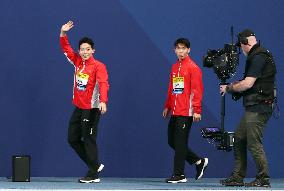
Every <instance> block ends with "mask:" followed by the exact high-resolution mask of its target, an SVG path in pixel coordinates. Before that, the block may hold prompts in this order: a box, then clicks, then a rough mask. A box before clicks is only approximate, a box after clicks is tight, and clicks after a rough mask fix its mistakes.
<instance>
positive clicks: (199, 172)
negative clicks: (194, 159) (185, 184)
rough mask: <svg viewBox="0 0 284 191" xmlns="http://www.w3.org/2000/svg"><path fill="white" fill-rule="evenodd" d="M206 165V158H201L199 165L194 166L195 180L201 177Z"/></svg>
mask: <svg viewBox="0 0 284 191" xmlns="http://www.w3.org/2000/svg"><path fill="white" fill-rule="evenodd" d="M207 165H208V158H202V159H201V163H200V164H198V165H196V176H195V180H198V179H200V178H201V177H202V176H203V172H204V170H205V169H206V167H207Z"/></svg>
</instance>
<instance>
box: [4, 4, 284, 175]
mask: <svg viewBox="0 0 284 191" xmlns="http://www.w3.org/2000/svg"><path fill="white" fill-rule="evenodd" d="M283 8H284V1H281V0H272V1H266V0H258V1H256V0H254V1H245V0H239V1H227V0H220V1H210V0H204V1H198V0H193V1H187V0H175V1H170V0H167V1H165V0H155V1H152V0H143V1H142V0H140V1H133V0H120V1H119V0H105V1H99V0H82V1H75V0H61V1H44V0H38V1H33V0H25V1H16V0H2V1H1V3H0V23H1V27H0V42H1V46H0V64H1V70H0V80H1V82H2V88H1V93H0V103H1V113H0V117H1V133H0V176H7V175H11V157H12V155H15V154H29V155H31V156H32V163H31V164H32V169H31V170H32V176H82V175H83V174H84V173H85V171H86V167H85V166H84V164H83V163H82V162H81V161H80V159H79V158H78V156H77V155H76V154H75V153H74V151H73V150H72V149H71V148H70V147H69V145H68V144H67V141H66V136H67V128H68V121H69V117H70V115H71V112H72V110H73V106H72V104H71V98H72V83H73V67H72V66H71V65H70V64H69V63H68V62H67V61H66V59H65V56H64V55H63V54H62V52H61V50H60V47H59V43H58V40H59V31H60V27H61V25H62V24H63V23H65V22H67V21H68V20H73V21H74V23H75V27H74V28H73V29H72V31H71V32H70V33H69V38H70V41H71V44H72V45H73V47H74V48H77V43H78V40H79V39H80V38H81V37H82V36H90V37H91V38H93V39H94V41H95V47H96V53H95V57H96V58H97V59H99V60H101V61H103V62H104V63H106V65H107V68H108V71H109V76H110V85H111V86H110V94H109V105H108V113H107V114H106V115H104V116H103V117H102V120H101V121H100V127H99V128H100V129H99V131H100V132H99V140H98V143H99V151H100V159H101V161H102V162H103V163H104V164H105V166H106V168H105V170H104V172H103V176H110V177H167V176H169V175H170V174H171V172H172V158H173V152H172V151H171V150H170V149H169V147H168V145H167V135H166V131H167V121H166V120H164V119H162V117H161V112H162V109H163V105H164V101H165V97H166V90H167V84H168V76H169V72H170V67H171V64H172V63H173V62H175V60H176V57H175V54H174V52H173V42H174V40H175V39H176V38H178V37H182V36H183V37H188V38H189V39H190V40H191V44H192V50H191V56H192V57H193V59H194V60H195V61H196V62H197V63H198V64H199V66H200V67H201V68H202V71H203V76H204V77H203V80H204V86H205V95H204V102H203V121H202V122H200V123H196V124H194V125H193V129H192V131H191V135H190V144H192V147H193V148H194V149H195V150H196V152H197V153H199V154H200V155H201V156H208V157H209V161H210V163H209V167H208V170H207V171H206V174H205V176H206V177H225V176H227V175H229V173H230V171H231V169H232V165H233V156H232V152H231V153H224V152H221V151H216V150H215V149H214V148H213V146H212V145H210V144H208V143H207V142H206V140H204V139H203V138H202V137H201V135H200V127H204V126H212V125H217V126H218V125H219V124H220V120H219V118H220V116H219V115H220V114H219V113H220V96H219V93H218V92H219V90H218V89H219V87H218V83H219V80H218V79H217V77H216V75H215V74H214V72H213V70H212V69H208V68H203V67H202V56H203V55H204V54H205V53H206V51H207V49H208V48H211V49H218V48H222V47H223V45H224V43H228V42H230V26H232V25H233V26H234V27H235V30H236V31H240V30H243V29H244V28H246V27H249V28H251V29H253V30H254V31H255V32H256V34H257V38H258V39H260V40H261V43H262V44H263V45H264V46H265V47H267V48H268V49H270V50H271V51H272V53H273V54H274V57H275V60H276V62H277V67H278V76H277V77H278V82H277V84H278V89H279V93H278V94H279V107H280V109H281V108H283V102H282V98H283V95H281V93H282V91H283V88H282V87H283V81H284V79H283V63H284V59H283V56H282V55H283V52H284V49H283V47H284V35H283V34H284V27H283V24H281V23H282V22H281V19H282V18H284V13H283ZM244 60H245V58H244V57H243V56H241V62H240V66H239V68H238V74H237V75H236V76H235V77H234V78H233V79H232V80H236V79H239V78H240V77H241V76H242V72H243V69H244ZM226 101H227V102H226V103H227V105H226V106H227V107H226V112H227V115H226V122H225V123H226V129H227V130H230V131H233V130H234V128H235V127H236V125H237V123H238V120H239V119H240V117H241V113H242V106H241V102H237V103H236V102H233V101H231V99H230V98H229V97H228V98H227V100H226ZM283 123H284V121H283V117H281V118H280V119H278V120H276V119H273V118H272V119H271V120H270V121H269V123H268V126H267V129H266V132H265V140H264V145H265V148H266V152H267V157H268V160H269V165H270V172H271V176H272V177H275V178H276V177H277V178H278V177H282V178H283V173H282V172H283V165H282V161H283V159H284V152H283V149H281V147H282V145H283V144H284V139H283V138H282V137H283V134H284V129H283V127H282V126H281V124H283ZM249 166H250V167H249V169H248V176H250V177H253V176H254V174H255V170H254V164H253V161H252V158H251V157H250V158H249ZM194 173H195V169H194V168H193V167H187V169H186V174H187V175H188V176H191V177H192V176H193V175H194Z"/></svg>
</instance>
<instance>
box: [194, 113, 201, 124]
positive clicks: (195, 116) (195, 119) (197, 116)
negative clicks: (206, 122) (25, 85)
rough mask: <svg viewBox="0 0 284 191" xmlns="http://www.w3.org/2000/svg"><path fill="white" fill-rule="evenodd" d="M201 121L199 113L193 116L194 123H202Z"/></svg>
mask: <svg viewBox="0 0 284 191" xmlns="http://www.w3.org/2000/svg"><path fill="white" fill-rule="evenodd" d="M200 120H201V115H200V114H198V113H194V114H193V121H196V122H197V121H200Z"/></svg>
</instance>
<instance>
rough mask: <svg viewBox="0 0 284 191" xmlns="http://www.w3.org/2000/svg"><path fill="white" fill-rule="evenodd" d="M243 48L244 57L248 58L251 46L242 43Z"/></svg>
mask: <svg viewBox="0 0 284 191" xmlns="http://www.w3.org/2000/svg"><path fill="white" fill-rule="evenodd" d="M241 48H242V51H243V53H244V55H245V56H247V55H248V53H249V51H250V45H248V44H247V45H245V44H242V43H241Z"/></svg>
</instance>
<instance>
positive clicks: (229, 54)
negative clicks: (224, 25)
mask: <svg viewBox="0 0 284 191" xmlns="http://www.w3.org/2000/svg"><path fill="white" fill-rule="evenodd" d="M238 64H239V51H238V46H236V45H235V44H225V45H224V48H223V49H219V50H211V49H209V50H208V51H207V54H206V55H205V56H204V57H203V66H204V67H207V68H212V67H213V69H214V72H215V73H216V74H217V77H218V78H219V79H220V80H221V81H226V80H227V79H229V78H231V77H232V76H233V75H234V74H235V73H236V69H237V66H238Z"/></svg>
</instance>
